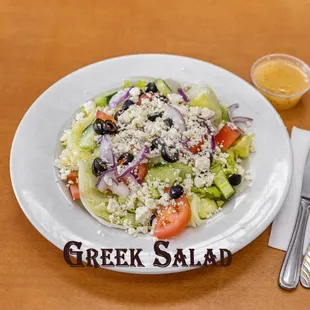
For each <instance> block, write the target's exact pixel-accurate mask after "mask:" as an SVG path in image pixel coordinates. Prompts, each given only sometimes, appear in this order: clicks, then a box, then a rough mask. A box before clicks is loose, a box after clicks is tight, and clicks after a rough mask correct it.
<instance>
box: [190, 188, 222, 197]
mask: <svg viewBox="0 0 310 310" xmlns="http://www.w3.org/2000/svg"><path fill="white" fill-rule="evenodd" d="M192 192H193V193H195V194H197V195H198V196H199V197H200V198H209V199H213V200H218V199H221V198H222V193H221V192H220V190H219V189H218V188H217V187H216V186H210V187H204V188H197V187H195V186H194V187H192Z"/></svg>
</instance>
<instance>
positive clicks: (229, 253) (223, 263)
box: [220, 249, 232, 267]
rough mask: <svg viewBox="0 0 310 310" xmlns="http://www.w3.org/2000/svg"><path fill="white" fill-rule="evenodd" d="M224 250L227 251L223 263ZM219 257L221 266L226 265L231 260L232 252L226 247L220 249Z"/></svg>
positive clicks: (228, 264)
mask: <svg viewBox="0 0 310 310" xmlns="http://www.w3.org/2000/svg"><path fill="white" fill-rule="evenodd" d="M225 252H226V253H227V261H226V263H225ZM220 257H221V261H220V264H221V267H228V266H230V265H231V262H232V254H231V252H230V251H229V250H226V249H220Z"/></svg>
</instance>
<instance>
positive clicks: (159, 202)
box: [55, 79, 254, 239]
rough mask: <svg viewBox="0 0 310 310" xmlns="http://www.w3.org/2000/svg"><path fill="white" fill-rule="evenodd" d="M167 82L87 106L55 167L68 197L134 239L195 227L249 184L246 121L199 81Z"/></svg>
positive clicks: (128, 86)
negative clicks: (246, 164) (245, 161)
mask: <svg viewBox="0 0 310 310" xmlns="http://www.w3.org/2000/svg"><path fill="white" fill-rule="evenodd" d="M170 84H171V83H168V82H166V81H164V80H163V79H157V80H154V81H144V80H139V81H136V82H130V81H125V83H124V85H123V86H122V87H120V88H119V89H116V90H112V91H109V92H107V93H104V94H103V95H100V96H98V97H96V98H95V99H94V100H91V101H88V102H86V103H85V104H83V105H82V106H81V109H80V111H79V112H78V113H77V114H76V116H75V119H74V120H73V121H72V124H71V125H70V127H69V128H68V129H66V130H64V133H63V135H62V137H61V138H60V141H61V144H62V146H63V150H62V152H61V154H60V155H59V156H58V157H57V159H56V161H55V165H56V166H57V168H58V169H59V177H60V179H61V180H62V181H63V182H65V184H66V186H67V188H68V190H69V191H70V193H71V196H72V199H73V200H79V199H80V200H81V202H82V204H83V206H84V207H85V208H86V210H87V211H88V212H89V213H90V214H91V215H93V216H94V217H95V218H97V219H98V220H100V222H101V223H103V224H105V225H108V226H111V227H117V228H122V229H125V230H126V231H127V232H128V233H129V234H131V235H133V236H136V235H137V234H139V233H142V234H151V235H153V236H155V237H157V238H159V239H167V238H172V237H175V236H177V235H179V234H180V233H181V232H182V231H183V230H184V229H185V228H186V227H187V226H192V227H197V226H200V225H201V224H202V223H204V221H205V220H206V219H208V218H209V217H211V216H212V215H213V214H215V213H217V212H219V211H220V210H221V208H222V207H223V206H224V204H225V203H226V202H227V201H228V200H229V199H230V198H231V197H233V196H234V195H235V193H236V187H237V186H239V185H240V184H241V183H243V182H244V181H245V180H247V179H249V175H248V173H247V172H246V171H245V169H244V166H243V165H242V163H243V160H244V159H247V158H248V157H249V156H250V153H251V152H253V151H254V146H253V138H254V135H253V134H249V133H248V130H246V129H247V126H250V125H251V122H252V119H251V118H248V117H243V116H233V113H234V112H235V111H234V110H235V109H236V108H238V104H232V105H230V106H226V105H223V104H221V103H220V101H219V100H218V98H217V96H216V94H215V93H214V91H213V90H212V88H211V87H209V86H208V85H206V84H205V83H193V84H186V85H182V86H181V85H180V84H178V87H176V88H174V87H175V85H174V87H172V85H170ZM173 84H176V83H173ZM242 124H245V125H246V126H242ZM241 127H242V128H243V129H241Z"/></svg>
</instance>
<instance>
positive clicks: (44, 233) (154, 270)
mask: <svg viewBox="0 0 310 310" xmlns="http://www.w3.org/2000/svg"><path fill="white" fill-rule="evenodd" d="M144 56H147V57H174V58H180V59H188V60H191V61H198V62H201V63H204V64H208V65H210V66H212V67H214V69H217V70H220V71H222V72H225V73H226V74H227V73H228V74H229V75H230V76H232V77H233V78H237V79H238V80H241V81H242V82H243V83H246V84H247V85H248V86H250V87H251V88H252V90H254V91H255V92H256V94H257V95H258V96H259V97H260V98H261V99H263V100H264V101H265V102H266V103H267V104H268V105H269V107H270V108H271V111H272V113H273V115H274V117H275V118H276V119H277V121H278V122H279V125H281V127H282V129H283V131H284V132H285V138H286V140H287V142H288V146H289V154H288V157H289V164H290V165H289V169H288V175H287V182H286V185H285V188H284V190H283V194H282V197H281V198H280V199H279V201H278V204H277V205H276V207H275V208H274V209H273V212H272V213H271V215H270V217H269V220H268V221H266V222H265V224H264V225H262V226H260V229H256V230H255V231H253V232H252V234H251V235H250V238H249V237H248V238H247V239H245V241H244V240H240V241H239V242H238V244H237V245H236V246H234V247H233V248H232V250H231V253H232V254H234V253H236V252H238V251H239V250H241V249H242V248H244V247H246V246H247V245H249V244H250V243H252V242H253V241H254V240H255V239H256V238H257V237H258V236H260V235H261V234H262V233H263V232H264V231H265V230H266V229H267V228H268V226H269V225H270V224H271V223H272V222H273V221H274V219H275V217H276V215H277V214H278V213H279V211H280V210H281V207H282V205H283V203H284V201H285V199H286V197H287V196H288V193H289V189H290V186H291V181H292V174H293V151H292V145H291V142H290V136H289V133H288V131H287V128H286V126H285V124H284V122H283V120H282V118H281V117H280V115H279V114H278V112H277V111H276V109H275V108H274V106H273V105H272V104H271V103H270V102H269V101H268V100H267V99H266V98H265V97H264V96H263V95H262V94H261V93H260V92H259V91H258V90H257V89H256V88H255V87H254V86H253V85H251V84H250V83H249V82H248V81H246V80H244V79H243V78H241V77H239V76H238V75H236V74H235V73H233V72H231V71H229V70H227V69H225V68H222V67H220V66H217V65H215V64H213V63H211V62H208V61H205V60H202V59H197V58H193V57H188V56H182V55H175V54H165V53H140V54H128V55H122V56H117V57H112V58H107V59H103V60H99V61H96V62H94V63H90V64H88V65H86V66H83V67H81V68H78V69H77V70H74V71H72V72H69V73H68V74H66V75H65V76H63V77H61V78H60V79H59V80H57V81H56V82H54V83H53V84H51V85H50V86H49V87H48V88H46V89H45V90H44V91H43V92H42V93H41V94H40V95H39V96H38V97H37V98H36V99H35V101H34V102H33V103H32V104H31V105H30V107H29V108H28V109H27V111H26V112H25V114H24V115H23V117H22V119H21V120H20V122H19V124H18V126H17V129H16V131H15V134H14V137H13V140H12V144H11V150H10V161H9V168H10V179H11V184H12V188H13V191H14V194H15V197H16V199H17V202H18V204H19V206H20V208H21V209H22V211H23V213H24V215H25V216H26V218H27V219H28V220H29V222H30V223H31V224H32V225H33V226H34V228H35V229H36V230H37V231H38V232H39V233H40V234H41V235H42V236H43V237H44V238H45V239H47V240H48V241H49V242H51V243H52V244H53V245H54V246H56V247H57V248H58V249H60V250H61V251H63V247H62V245H61V244H60V243H61V242H60V241H59V240H58V239H56V238H54V237H53V236H52V235H51V234H50V233H48V232H47V231H46V230H44V229H43V228H42V226H41V225H40V224H39V222H38V221H37V220H36V219H35V218H32V217H31V214H29V213H27V211H26V208H25V207H24V206H23V204H22V203H21V197H20V194H19V193H18V190H17V188H16V184H15V182H14V177H13V167H12V157H13V152H14V146H15V144H16V143H17V142H16V141H17V137H18V135H19V132H20V128H21V126H22V124H23V122H24V120H25V119H26V118H27V115H28V114H29V113H30V111H31V110H32V109H34V108H35V106H36V105H37V104H38V102H39V99H41V97H42V96H44V95H46V93H48V92H49V91H51V89H52V88H53V87H54V86H56V85H58V84H60V83H61V82H62V81H63V80H64V79H66V78H68V77H72V76H74V75H75V74H78V73H80V72H82V71H84V70H88V69H89V68H91V67H95V66H97V65H99V64H101V63H103V62H113V61H118V60H121V59H125V58H126V59H128V58H135V57H144ZM267 246H268V245H267ZM101 268H104V269H107V270H112V271H117V272H122V273H130V274H170V273H179V272H185V271H189V270H194V269H197V268H199V267H195V268H193V267H185V268H184V267H179V268H174V267H171V266H170V267H168V268H164V269H163V268H156V267H150V268H149V267H145V268H130V267H101Z"/></svg>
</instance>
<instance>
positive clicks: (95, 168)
mask: <svg viewBox="0 0 310 310" xmlns="http://www.w3.org/2000/svg"><path fill="white" fill-rule="evenodd" d="M107 169H108V166H107V164H106V163H105V162H104V161H102V159H101V158H95V159H94V161H93V164H92V166H91V170H92V172H93V174H94V175H95V176H97V177H98V176H99V175H100V174H101V173H102V172H104V171H106V170H107Z"/></svg>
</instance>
